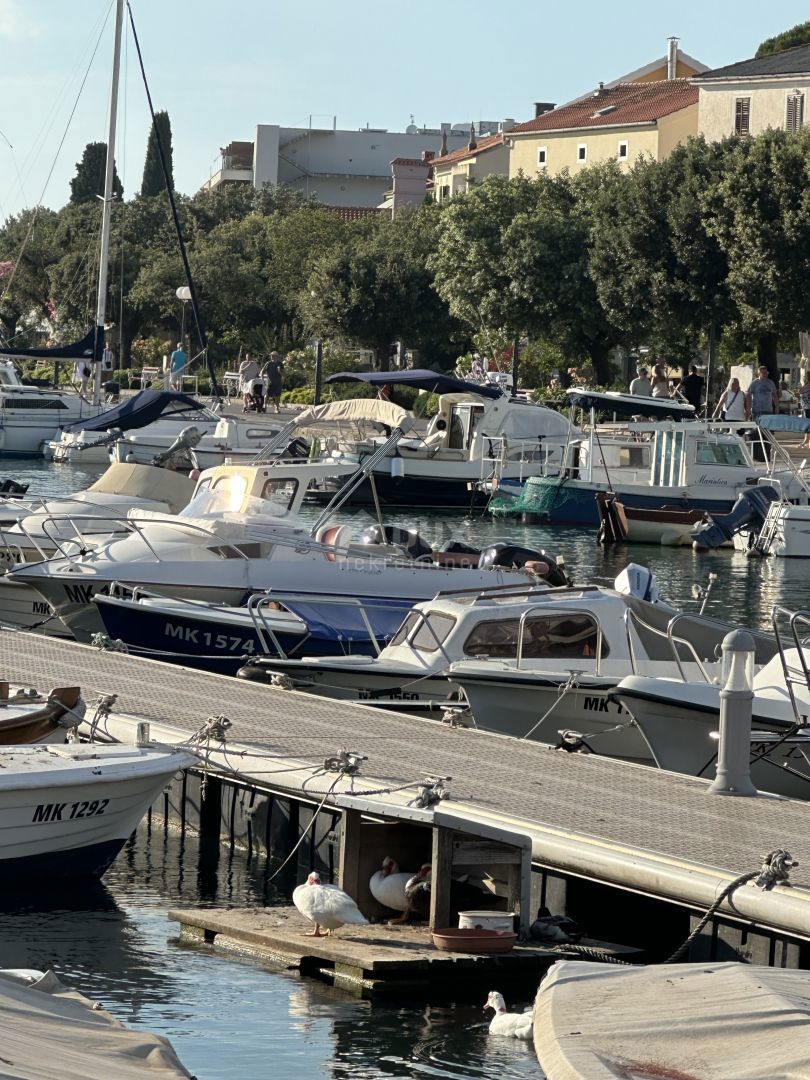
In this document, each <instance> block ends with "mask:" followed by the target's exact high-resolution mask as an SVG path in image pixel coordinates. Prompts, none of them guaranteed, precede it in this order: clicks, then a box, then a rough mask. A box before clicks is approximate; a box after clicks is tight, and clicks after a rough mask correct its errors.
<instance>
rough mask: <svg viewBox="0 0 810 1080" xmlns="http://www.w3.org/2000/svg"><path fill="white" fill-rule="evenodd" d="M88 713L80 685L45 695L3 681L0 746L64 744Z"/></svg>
mask: <svg viewBox="0 0 810 1080" xmlns="http://www.w3.org/2000/svg"><path fill="white" fill-rule="evenodd" d="M84 713H85V704H84V702H83V701H82V699H81V691H80V689H79V687H78V686H60V687H58V688H57V689H56V690H51V692H50V693H49V694H48V695H47V696H43V695H42V694H40V693H39V692H38V691H36V690H34V689H32V688H29V687H23V686H9V684H8V683H7V682H0V746H17V745H19V744H21V743H63V742H65V741H66V738H67V733H68V730H69V729H70V728H76V727H78V725H79V724H80V723H81V721H82V718H83V716H84Z"/></svg>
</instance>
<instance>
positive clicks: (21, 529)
mask: <svg viewBox="0 0 810 1080" xmlns="http://www.w3.org/2000/svg"><path fill="white" fill-rule="evenodd" d="M194 487H195V484H194V481H193V480H189V478H188V477H187V476H183V475H182V474H181V473H177V472H173V471H171V470H169V469H159V468H156V467H154V466H151V465H123V464H115V465H111V466H110V467H109V468H108V469H107V470H106V472H105V473H104V474H103V475H102V476H100V477H99V479H98V480H96V481H95V483H93V484H91V485H90V487H89V488H87V489H86V490H85V491H78V492H76V493H75V494H74V495H71V496H69V497H65V498H61V499H38V500H30V499H26V500H16V499H14V500H8V501H6V502H5V503H4V504H3V506H2V509H0V567H2V568H3V569H10V568H11V567H13V566H19V565H22V564H24V563H28V562H32V561H39V560H40V559H46V558H49V557H51V556H52V555H54V554H55V553H56V552H58V551H60V550H63V549H66V548H67V547H69V546H70V545H71V544H72V545H73V546H74V547H77V548H85V547H89V546H90V545H92V544H94V543H97V542H101V541H102V540H106V539H108V538H109V536H110V535H111V534H114V533H115V532H116V530H120V529H121V528H123V525H122V515H126V513H127V512H128V511H129V510H131V509H134V508H136V507H138V508H140V509H142V510H152V511H155V512H157V513H166V514H172V513H177V512H178V511H179V510H181V509H182V508H183V507H184V506H185V505H186V503H187V502H188V500H189V499H190V497H191V495H192V494H193V492H194ZM0 622H2V623H3V624H5V625H6V626H14V627H18V628H22V629H26V630H34V629H39V628H42V629H43V630H44V631H45V632H47V633H48V634H49V635H51V636H54V637H71V634H70V631H69V630H68V629H67V627H66V626H65V625H64V624H63V623H62V622H61V620H60V619H58V618H57V617H56V616H55V614H54V612H53V610H52V608H51V606H50V604H48V603H47V601H45V600H43V598H42V596H41V595H40V594H39V593H38V592H37V591H36V590H35V589H32V588H31V587H30V586H29V585H25V584H23V583H22V582H13V581H11V580H10V579H9V578H6V577H0Z"/></svg>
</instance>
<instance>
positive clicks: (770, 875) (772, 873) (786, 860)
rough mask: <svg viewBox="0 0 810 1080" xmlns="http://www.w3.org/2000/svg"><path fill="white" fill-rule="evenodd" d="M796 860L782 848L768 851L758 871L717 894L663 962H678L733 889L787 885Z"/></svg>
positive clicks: (734, 881)
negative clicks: (694, 925) (692, 928)
mask: <svg viewBox="0 0 810 1080" xmlns="http://www.w3.org/2000/svg"><path fill="white" fill-rule="evenodd" d="M798 865H799V864H798V862H797V861H796V859H794V858H792V856H791V854H790V852H789V851H786V850H785V849H784V848H776V849H775V850H774V851H769V852H768V854H767V855H766V856H765V858H764V859H763V860H762V866H761V867H760V869H759V870H751V871H749V872H748V873H747V874H740V876H739V877H736V878H734V880H733V881H730V882H729V883H728V885H726V887H725V888H724V889H723V891H722V892H721V893H720V894H719V896H718V897H717V899H716V900H715V901H714V903H713V904H712V905H711V907H710V908H709V909H708V911H707V912H706V914H705V915H704V916H703V918H702V919H701V920H700V922H699V923H698V924H697V926H696V927H695V928H694V930H693V931H692V933H691V934H690V935H689V937H688V938H687V939H686V941H684V943H683V944H682V945H681V946H679V948H677V949H676V950H675V952H674V953H673V954H672V955H671V956H670V957H668V959H666V960H665V961H664V963H665V964H674V963H675V961H676V960H679V959H680V958H681V957H682V956H683V954H684V953H685V952H686V950H687V949H688V948H689V946H690V945H691V944H692V942H693V941H694V940H695V938H696V937H698V935H699V934H700V933H702V931H703V928H704V927H705V926H706V924H707V923H708V921H709V920H710V919H711V918H712V916H713V915H714V914H715V913H716V912H717V911H718V910H719V908H720V907H721V905H722V904H723V902H724V901H725V900H726V899H727V898H728V897H729V896H731V894H732V893H733V892H734V890H735V889H738V888H739V887H740V885H745V884H746V882H749V881H754V879H756V881H755V882H754V884H755V885H756V886H757V887H758V888H760V889H764V890H766V891H767V890H768V889H772V888H773V887H774V885H780V884H782V885H783V884H789V882H788V878H789V877H790V871H791V870H792V869H793V868H794V867H796V866H798Z"/></svg>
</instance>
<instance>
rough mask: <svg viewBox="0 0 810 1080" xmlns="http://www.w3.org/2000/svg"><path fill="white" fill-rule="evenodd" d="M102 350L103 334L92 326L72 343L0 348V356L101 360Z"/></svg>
mask: <svg viewBox="0 0 810 1080" xmlns="http://www.w3.org/2000/svg"><path fill="white" fill-rule="evenodd" d="M103 352H104V334H103V333H98V327H95V326H94V327H93V328H92V329H91V330H90V331H88V333H87V334H86V335H85V336H84V337H83V338H82V340H81V341H76V342H74V343H73V344H72V345H57V346H55V347H54V348H52V349H22V348H15V349H0V357H2V356H8V357H19V358H20V359H21V360H28V359H31V360H79V359H80V358H82V357H84V358H86V359H87V360H90V361H93V360H98V361H100V360H101V354H102V353H103Z"/></svg>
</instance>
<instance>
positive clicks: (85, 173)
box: [70, 142, 124, 203]
mask: <svg viewBox="0 0 810 1080" xmlns="http://www.w3.org/2000/svg"><path fill="white" fill-rule="evenodd" d="M106 167H107V144H106V143H103V142H92V143H88V144H87V146H85V148H84V153H83V154H82V160H81V161H77V162H76V175H75V176H74V177H73V179H72V180H71V181H70V201H71V202H72V203H81V202H87V201H88V199H95V198H96V196H98V195H103V194H104V172H105V169H106ZM113 192H114V194H115V195H116V196H117V197H118V198H119V199H120V197H121V196H122V195H123V193H124V188H123V186H122V184H121V181H120V180H119V178H118V173H117V172H116V170H115V166H113Z"/></svg>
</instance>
